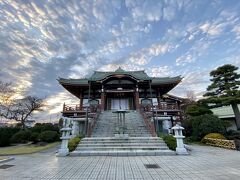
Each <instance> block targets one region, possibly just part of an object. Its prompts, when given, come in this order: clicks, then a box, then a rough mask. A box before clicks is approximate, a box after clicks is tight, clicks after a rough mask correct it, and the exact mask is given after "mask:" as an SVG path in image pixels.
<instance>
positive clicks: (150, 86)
mask: <svg viewBox="0 0 240 180" xmlns="http://www.w3.org/2000/svg"><path fill="white" fill-rule="evenodd" d="M149 89H150V98H151V102H152V105H153V99H152V83H151V81H149Z"/></svg>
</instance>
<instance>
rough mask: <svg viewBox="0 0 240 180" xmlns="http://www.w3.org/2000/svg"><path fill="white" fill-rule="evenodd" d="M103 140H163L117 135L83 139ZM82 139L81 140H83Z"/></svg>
mask: <svg viewBox="0 0 240 180" xmlns="http://www.w3.org/2000/svg"><path fill="white" fill-rule="evenodd" d="M94 140H97V141H101V140H114V141H115V140H128V141H129V140H162V139H161V138H159V137H128V138H115V137H90V138H83V139H82V141H94ZM82 141H81V142H82Z"/></svg>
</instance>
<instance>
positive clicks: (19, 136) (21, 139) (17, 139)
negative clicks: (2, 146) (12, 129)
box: [11, 130, 31, 143]
mask: <svg viewBox="0 0 240 180" xmlns="http://www.w3.org/2000/svg"><path fill="white" fill-rule="evenodd" d="M30 136H31V131H29V130H20V131H19V132H17V133H16V134H14V135H13V136H12V137H11V142H12V143H26V142H28V141H29V140H30Z"/></svg>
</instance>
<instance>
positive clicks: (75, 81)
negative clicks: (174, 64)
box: [58, 67, 182, 85]
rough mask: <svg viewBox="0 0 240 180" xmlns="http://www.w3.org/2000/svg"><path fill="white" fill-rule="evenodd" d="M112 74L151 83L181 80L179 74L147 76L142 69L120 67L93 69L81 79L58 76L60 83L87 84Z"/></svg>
mask: <svg viewBox="0 0 240 180" xmlns="http://www.w3.org/2000/svg"><path fill="white" fill-rule="evenodd" d="M112 75H128V76H131V77H133V78H135V79H137V80H143V81H144V80H152V84H153V85H154V84H169V83H179V82H180V81H181V79H182V78H181V77H180V76H176V77H149V76H148V75H147V74H146V73H145V72H144V71H143V70H142V71H125V70H123V69H122V68H120V67H119V68H118V69H117V70H116V71H110V72H101V71H94V73H93V75H92V76H91V77H90V78H83V79H64V78H59V79H58V81H59V83H60V84H73V85H87V84H88V81H102V80H104V79H105V78H107V77H109V76H112Z"/></svg>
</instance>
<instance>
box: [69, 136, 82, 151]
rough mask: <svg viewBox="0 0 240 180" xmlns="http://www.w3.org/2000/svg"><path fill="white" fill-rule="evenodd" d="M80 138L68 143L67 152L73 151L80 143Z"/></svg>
mask: <svg viewBox="0 0 240 180" xmlns="http://www.w3.org/2000/svg"><path fill="white" fill-rule="evenodd" d="M80 140H81V139H80V138H79V137H75V138H72V139H70V140H69V141H68V149H69V151H74V150H75V149H76V147H77V145H78V143H79V142H80Z"/></svg>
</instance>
